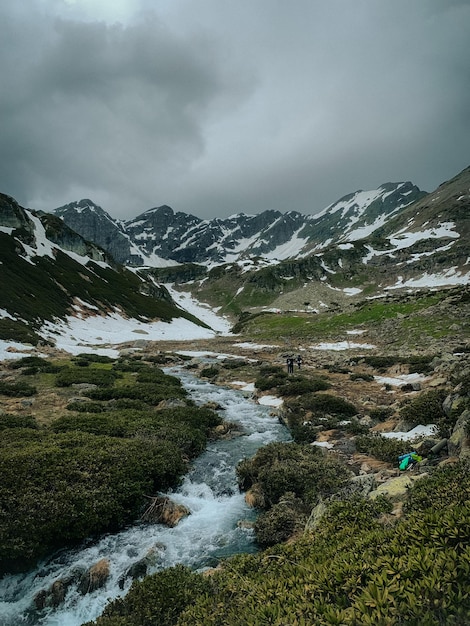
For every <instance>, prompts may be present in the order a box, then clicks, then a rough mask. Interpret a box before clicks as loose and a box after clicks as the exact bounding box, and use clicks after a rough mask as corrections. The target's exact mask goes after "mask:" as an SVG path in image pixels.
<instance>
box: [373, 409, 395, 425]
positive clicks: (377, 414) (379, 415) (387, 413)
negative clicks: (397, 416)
mask: <svg viewBox="0 0 470 626" xmlns="http://www.w3.org/2000/svg"><path fill="white" fill-rule="evenodd" d="M394 412H395V411H394V410H393V409H392V408H391V407H389V406H378V407H377V408H376V409H371V410H370V411H369V416H370V418H371V419H372V420H374V421H375V422H385V421H386V420H388V418H389V417H392V415H393V414H394Z"/></svg>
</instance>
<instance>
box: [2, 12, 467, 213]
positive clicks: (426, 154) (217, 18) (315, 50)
mask: <svg viewBox="0 0 470 626" xmlns="http://www.w3.org/2000/svg"><path fill="white" fill-rule="evenodd" d="M81 3H84V4H86V0H77V1H76V4H75V5H74V11H73V12H72V11H71V10H70V7H68V8H67V3H64V2H62V1H60V0H48V1H47V2H46V1H45V0H24V2H22V3H18V2H17V1H16V0H13V1H12V0H4V2H3V3H2V7H1V8H0V19H2V23H3V24H4V29H3V30H4V33H3V36H2V38H1V39H0V75H1V78H2V89H1V91H0V115H1V120H2V124H1V129H0V191H3V192H6V193H10V194H11V195H14V196H15V197H16V198H17V199H18V200H19V201H20V202H22V203H23V204H27V205H29V206H32V207H33V208H44V209H48V208H54V207H55V206H58V205H59V204H63V203H65V202H69V201H72V200H75V199H79V198H81V197H84V196H85V197H91V198H92V199H93V200H95V201H96V202H98V203H99V204H101V205H102V206H103V208H105V209H106V210H108V211H109V212H110V213H111V214H113V215H115V216H119V217H131V216H133V215H135V214H137V213H138V212H141V211H143V210H145V209H147V208H149V207H151V206H155V205H158V204H163V203H167V204H170V205H171V206H173V207H174V208H175V209H177V210H182V211H186V212H191V213H194V214H196V215H200V216H201V217H212V216H215V215H220V216H223V215H227V214H229V213H233V212H236V211H245V212H249V213H250V212H251V213H254V212H258V211H260V210H264V209H268V208H275V209H279V210H300V211H304V212H311V213H314V212H316V211H318V210H320V209H322V208H323V207H324V206H326V205H327V204H328V203H330V202H333V201H335V200H337V199H338V198H339V197H340V196H341V195H343V194H346V193H349V192H351V191H354V190H356V189H358V188H363V189H369V188H374V187H377V186H378V185H379V184H380V183H382V182H387V181H390V180H392V181H398V180H412V181H413V182H414V183H416V184H418V185H419V186H420V187H421V188H424V189H427V190H432V189H433V188H435V187H436V186H437V185H438V184H439V183H440V182H442V181H443V180H445V179H446V178H450V177H451V176H453V175H455V174H456V173H458V171H460V170H461V169H463V168H464V167H466V166H467V165H468V164H469V160H470V159H469V158H468V143H469V138H470V126H469V124H470V120H469V116H468V110H470V99H469V93H470V81H469V61H470V46H469V44H468V41H467V40H468V36H467V35H468V27H469V26H470V6H469V4H468V3H467V2H459V1H447V2H445V3H442V2H441V1H440V0H416V2H413V3H410V2H405V0H396V1H394V2H390V3H384V2H380V3H379V2H376V1H375V0H355V2H354V3H352V2H350V1H349V0H328V1H327V0H324V1H319V0H299V1H298V2H296V3H295V4H291V3H286V2H284V1H282V2H281V1H280V0H269V1H268V0H250V1H248V0H240V1H238V2H232V1H229V0H199V1H198V5H197V6H198V10H197V12H196V11H195V10H194V3H193V2H189V0H172V1H166V0H162V1H161V2H160V3H158V14H156V13H155V7H156V6H157V5H156V3H154V2H149V1H147V0H134V1H133V0H121V2H120V4H121V5H122V6H125V7H126V8H127V9H128V14H129V19H126V20H123V23H122V24H119V23H117V22H116V20H117V19H118V17H119V16H118V15H117V14H116V20H114V19H112V18H113V7H114V6H117V5H116V3H113V2H109V3H107V2H102V3H101V4H100V7H101V8H103V7H104V9H103V10H105V9H106V7H107V5H108V4H109V7H108V14H107V16H106V20H104V18H102V14H100V16H101V17H100V18H99V19H98V17H94V16H93V14H92V18H90V11H92V9H90V7H93V3H88V9H89V10H88V13H86V15H85V13H83V16H81V14H80V5H81ZM118 4H119V3H118ZM18 5H20V6H18ZM66 9H67V10H66ZM133 9H135V11H133ZM132 13H134V15H131V14H132ZM100 19H101V21H99V20H100Z"/></svg>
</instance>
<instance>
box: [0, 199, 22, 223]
mask: <svg viewBox="0 0 470 626" xmlns="http://www.w3.org/2000/svg"><path fill="white" fill-rule="evenodd" d="M26 223H27V217H26V214H25V212H24V210H23V209H22V208H21V207H20V206H19V204H18V203H17V202H16V200H14V199H13V198H11V197H10V196H7V195H6V194H4V193H0V226H5V227H6V228H21V227H24V226H25V225H26Z"/></svg>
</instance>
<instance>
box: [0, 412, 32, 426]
mask: <svg viewBox="0 0 470 626" xmlns="http://www.w3.org/2000/svg"><path fill="white" fill-rule="evenodd" d="M37 427H38V424H37V422H36V420H35V419H34V417H33V416H32V415H11V414H10V413H1V414H0V430H5V428H34V429H36V428H37Z"/></svg>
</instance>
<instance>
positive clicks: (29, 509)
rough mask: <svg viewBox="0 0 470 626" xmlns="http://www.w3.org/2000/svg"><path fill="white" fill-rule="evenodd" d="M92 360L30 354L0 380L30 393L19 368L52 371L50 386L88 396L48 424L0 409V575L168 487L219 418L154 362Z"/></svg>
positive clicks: (108, 524) (130, 514)
mask: <svg viewBox="0 0 470 626" xmlns="http://www.w3.org/2000/svg"><path fill="white" fill-rule="evenodd" d="M99 361H100V359H95V358H89V357H88V358H87V357H81V358H79V359H75V361H74V363H73V364H70V365H64V366H63V367H58V368H57V371H56V373H53V374H51V373H47V374H44V372H43V370H44V369H47V370H49V369H50V367H49V366H48V365H46V363H45V362H43V361H42V360H41V359H36V360H34V361H32V360H31V359H30V358H28V357H27V358H26V359H24V360H20V361H18V362H16V363H14V364H13V365H12V366H11V368H12V369H13V370H17V371H18V372H19V377H20V382H18V383H15V384H13V383H12V384H10V385H9V386H5V385H6V384H5V385H4V387H2V388H0V394H4V395H10V396H11V395H12V394H14V395H17V394H18V393H20V391H21V392H22V395H24V396H29V395H30V394H31V393H35V392H36V388H35V387H33V386H32V385H26V384H24V383H23V382H22V381H21V378H22V375H24V374H26V375H27V376H28V379H31V378H33V379H36V378H37V380H38V382H39V383H41V377H42V376H45V375H46V376H51V375H52V376H53V377H54V379H55V385H56V386H57V388H59V389H60V388H63V387H70V386H72V385H74V384H75V385H83V384H85V386H86V387H88V390H87V389H85V392H86V393H87V394H88V395H89V396H93V397H94V400H93V401H87V399H86V397H83V396H80V398H79V399H78V400H75V401H74V402H73V403H71V405H69V407H68V409H75V410H68V411H66V412H65V413H64V414H63V415H61V416H60V417H58V418H57V419H54V420H52V421H51V423H50V424H47V425H44V424H38V422H37V421H36V420H35V419H34V417H32V416H22V417H18V416H15V415H11V414H3V415H1V416H0V429H1V430H2V437H1V439H0V475H1V476H2V481H1V483H0V502H1V507H0V573H4V572H8V571H20V570H23V569H26V568H27V567H29V566H32V565H33V564H34V563H35V561H37V559H39V558H41V557H43V556H45V555H46V554H47V553H49V552H50V551H52V550H54V549H57V548H59V547H62V546H65V545H70V544H73V543H76V542H78V541H82V540H83V539H86V538H88V537H90V536H93V535H97V534H99V533H103V532H107V531H113V530H117V529H119V528H121V527H123V526H124V525H125V524H127V523H129V522H131V521H133V520H135V519H136V518H138V517H139V514H141V513H142V512H143V505H144V496H145V495H152V494H155V493H156V492H158V491H164V490H167V489H168V488H169V487H170V486H174V485H175V484H176V483H177V481H178V480H179V478H180V477H181V476H182V475H183V474H184V472H185V471H186V470H187V461H188V459H190V458H193V457H194V456H196V455H197V454H200V453H201V452H202V451H203V450H204V448H205V446H206V443H207V437H208V435H209V433H210V430H211V428H212V427H214V426H216V425H218V424H219V423H220V421H221V420H220V418H219V416H218V415H217V414H216V413H215V412H214V411H212V410H210V409H206V408H198V407H196V406H194V405H193V404H192V402H191V401H189V400H187V399H186V398H185V396H186V393H185V391H184V389H183V388H182V387H181V384H180V382H179V380H178V379H177V378H174V377H172V376H168V375H166V374H164V373H163V372H162V371H161V370H160V369H158V368H157V367H155V366H153V365H152V364H151V363H144V362H142V361H139V360H130V361H118V362H117V363H116V364H114V365H113V364H112V362H111V363H107V362H104V363H103V362H99ZM77 363H78V364H77ZM21 366H23V367H21ZM31 368H33V369H34V372H31ZM41 370H42V371H41ZM23 373H24V374H23ZM126 373H127V374H130V376H129V377H128V378H127V379H125V380H124V379H123V378H122V377H123V376H124V374H126ZM100 392H101V394H102V395H104V397H100ZM95 396H98V398H96V397H95ZM157 405H159V406H157ZM77 409H78V410H77Z"/></svg>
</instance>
